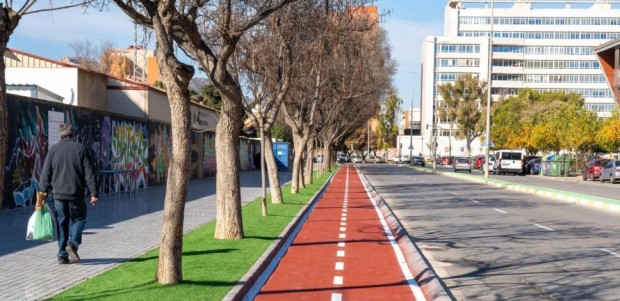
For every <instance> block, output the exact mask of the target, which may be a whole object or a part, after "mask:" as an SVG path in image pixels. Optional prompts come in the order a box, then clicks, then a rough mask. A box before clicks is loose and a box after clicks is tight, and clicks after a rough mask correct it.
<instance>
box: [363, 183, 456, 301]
mask: <svg viewBox="0 0 620 301" xmlns="http://www.w3.org/2000/svg"><path fill="white" fill-rule="evenodd" d="M360 176H361V178H362V182H363V183H364V185H365V186H366V188H367V189H368V192H369V194H370V196H371V197H372V198H373V199H374V200H375V202H376V203H377V206H378V207H379V210H381V213H382V214H383V218H384V219H385V221H386V222H387V224H388V227H390V230H391V231H392V235H394V239H396V242H397V243H398V246H399V247H400V250H401V251H402V252H403V255H404V256H405V260H406V261H407V266H408V267H409V270H411V273H412V274H413V277H414V279H415V281H416V282H417V284H418V286H419V287H420V289H421V290H422V293H423V294H424V297H425V298H426V300H433V301H444V300H454V298H453V296H452V295H451V294H450V293H449V291H448V290H447V289H446V288H445V285H444V284H443V282H442V281H441V279H440V278H439V277H437V276H436V274H435V272H434V271H433V269H432V267H431V265H430V264H429V263H428V261H427V260H426V259H425V258H424V256H422V252H421V251H420V250H419V249H418V247H417V246H416V245H415V244H414V243H413V242H412V241H411V239H410V238H409V234H408V233H407V230H405V228H404V227H403V226H402V224H401V223H400V221H399V220H398V218H397V217H396V216H395V215H394V213H393V212H392V209H390V207H389V206H388V204H387V203H386V202H385V201H384V200H383V198H382V197H381V195H379V193H378V192H377V191H376V190H375V188H374V187H373V186H372V184H370V181H368V179H367V178H366V175H364V174H362V173H360Z"/></svg>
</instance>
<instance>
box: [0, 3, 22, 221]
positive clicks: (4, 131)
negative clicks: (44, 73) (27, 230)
mask: <svg viewBox="0 0 620 301" xmlns="http://www.w3.org/2000/svg"><path fill="white" fill-rule="evenodd" d="M20 19H21V16H20V15H18V14H17V13H16V12H15V11H13V10H12V9H11V8H10V7H3V6H2V5H0V54H1V55H2V59H0V166H2V168H0V187H5V181H6V179H5V178H6V170H5V168H4V167H5V166H6V155H7V153H8V149H9V145H8V144H9V112H8V106H7V99H6V65H5V62H4V55H5V53H6V48H7V45H8V44H9V38H10V37H11V34H13V31H14V30H15V28H16V27H17V24H19V20H20ZM4 191H5V190H4V189H0V211H2V204H3V203H4Z"/></svg>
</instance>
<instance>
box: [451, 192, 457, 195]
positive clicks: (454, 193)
mask: <svg viewBox="0 0 620 301" xmlns="http://www.w3.org/2000/svg"><path fill="white" fill-rule="evenodd" d="M450 193H451V194H452V195H459V194H458V193H456V192H450Z"/></svg>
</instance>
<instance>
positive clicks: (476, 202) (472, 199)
mask: <svg viewBox="0 0 620 301" xmlns="http://www.w3.org/2000/svg"><path fill="white" fill-rule="evenodd" d="M469 200H470V201H472V202H474V203H477V204H479V203H480V202H478V201H476V200H474V199H469Z"/></svg>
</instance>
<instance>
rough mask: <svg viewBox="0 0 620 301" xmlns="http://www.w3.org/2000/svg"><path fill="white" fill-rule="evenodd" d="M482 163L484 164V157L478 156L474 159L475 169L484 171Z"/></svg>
mask: <svg viewBox="0 0 620 301" xmlns="http://www.w3.org/2000/svg"><path fill="white" fill-rule="evenodd" d="M482 162H484V156H477V157H475V158H474V169H482Z"/></svg>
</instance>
